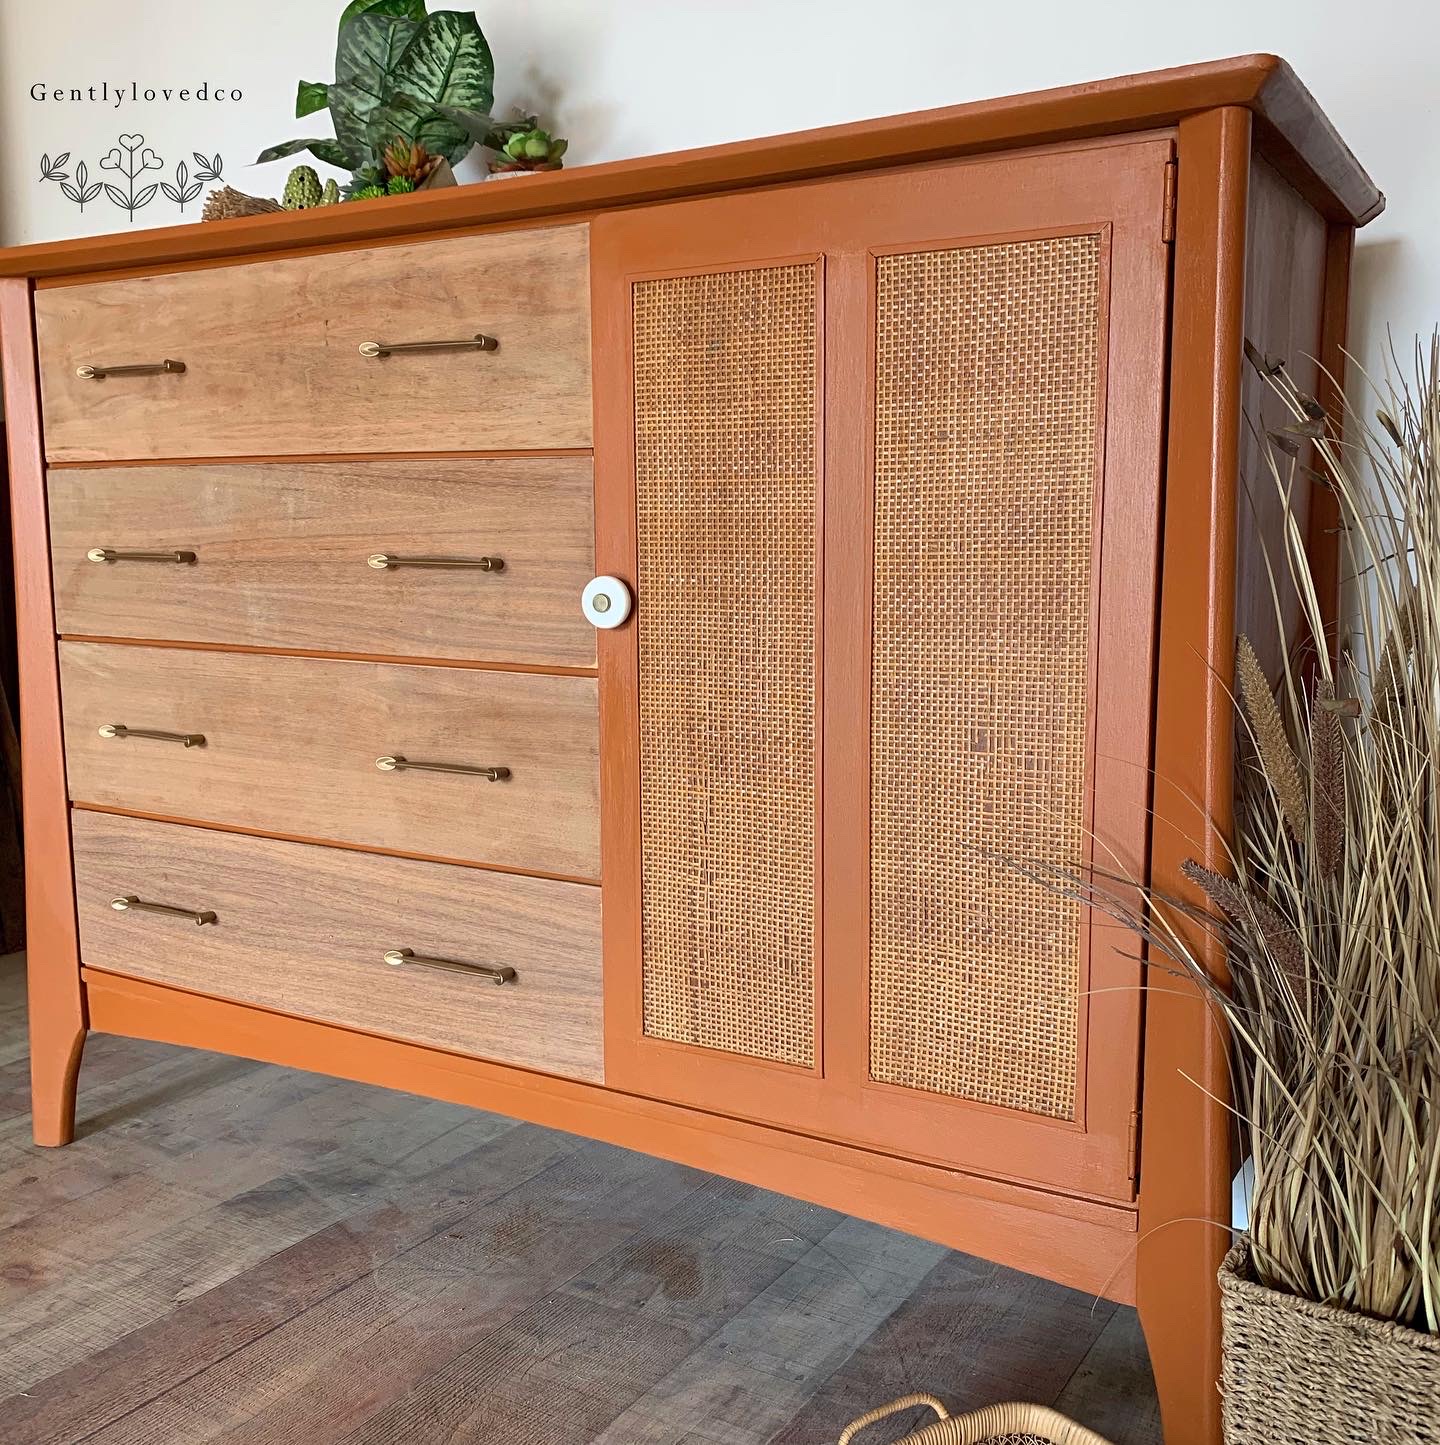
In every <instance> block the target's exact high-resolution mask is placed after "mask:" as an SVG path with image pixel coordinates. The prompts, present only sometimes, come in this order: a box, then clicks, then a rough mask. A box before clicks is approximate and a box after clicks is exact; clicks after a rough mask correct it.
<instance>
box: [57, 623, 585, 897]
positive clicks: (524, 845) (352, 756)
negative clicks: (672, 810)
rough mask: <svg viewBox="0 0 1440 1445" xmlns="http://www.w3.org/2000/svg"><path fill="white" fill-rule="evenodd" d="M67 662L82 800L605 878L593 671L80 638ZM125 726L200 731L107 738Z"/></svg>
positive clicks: (71, 743) (64, 684) (68, 733)
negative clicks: (565, 672)
mask: <svg viewBox="0 0 1440 1445" xmlns="http://www.w3.org/2000/svg"><path fill="white" fill-rule="evenodd" d="M60 674H61V689H62V692H63V695H64V713H65V757H66V769H67V773H68V777H69V785H70V796H71V798H72V799H74V800H75V801H76V802H78V803H91V804H96V805H99V806H102V807H118V808H128V809H132V810H134V811H137V812H143V813H157V814H161V815H164V816H166V817H173V818H179V819H188V820H194V821H198V822H207V823H220V824H228V825H230V826H234V827H241V828H256V829H259V830H261V831H263V832H267V833H282V834H287V835H292V836H297V837H301V838H320V839H333V840H335V841H338V842H346V843H357V844H360V845H362V846H365V847H374V848H393V849H396V850H399V851H401V852H407V853H422V854H426V855H428V856H431V857H436V858H455V859H460V860H464V861H473V862H478V863H490V864H495V865H498V866H501V867H506V868H519V869H526V870H534V871H537V872H545V873H556V874H560V875H563V876H565V877H578V878H585V879H593V878H597V877H598V876H599V864H598V856H597V855H598V847H599V844H598V833H599V825H598V807H599V798H598V794H599V762H598V735H597V721H596V697H595V686H596V684H595V680H594V678H590V677H547V676H542V675H539V674H535V675H531V674H525V673H505V672H492V671H487V670H481V669H477V668H463V667H405V666H399V665H396V664H391V663H376V662H342V661H334V660H325V661H320V660H316V659H314V658H307V657H273V656H257V655H252V654H246V653H230V652H202V651H195V650H192V649H187V648H163V647H133V646H127V645H123V644H105V643H88V642H62V643H61V644H60ZM117 723H118V724H120V725H122V726H123V727H125V728H146V729H156V730H159V731H162V732H170V733H182V734H198V735H201V736H203V737H204V739H205V741H204V744H203V745H202V746H198V747H185V746H182V745H181V744H180V743H178V742H171V741H162V740H155V739H150V738H142V737H108V738H107V737H102V736H101V735H100V733H99V729H100V728H101V727H102V726H106V725H108V724H117ZM393 756H399V757H403V758H405V759H407V760H409V761H411V762H415V763H436V762H438V763H449V764H463V765H470V766H479V767H502V768H508V769H509V770H510V776H509V777H508V778H506V779H504V780H503V781H499V782H489V781H487V780H486V779H485V778H483V777H479V776H470V775H457V774H453V773H439V772H422V771H416V770H414V769H410V768H407V769H404V770H397V771H393V772H382V771H380V770H379V769H378V768H377V767H376V765H375V763H376V759H377V758H380V757H393Z"/></svg>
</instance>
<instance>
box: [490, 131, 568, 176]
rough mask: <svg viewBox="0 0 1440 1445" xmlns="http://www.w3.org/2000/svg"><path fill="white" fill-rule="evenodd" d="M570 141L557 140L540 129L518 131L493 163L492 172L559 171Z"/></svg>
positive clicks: (506, 142)
mask: <svg viewBox="0 0 1440 1445" xmlns="http://www.w3.org/2000/svg"><path fill="white" fill-rule="evenodd" d="M569 144H570V142H569V141H564V140H556V139H555V138H554V137H553V136H552V135H551V134H550V132H549V131H547V130H541V129H539V128H538V127H537V128H535V129H533V130H522V131H516V132H515V133H514V134H513V135H511V136H510V137H509V138H508V139H507V140H506V141H505V146H504V149H503V150H501V151H500V153H499V155H498V156H497V157H496V159H495V160H494V161H492V162H491V165H490V169H491V170H492V171H558V170H559V169H560V167H561V166H562V165H564V161H563V160H562V159H561V157H562V156H564V154H565V148H566V147H567V146H568V145H569Z"/></svg>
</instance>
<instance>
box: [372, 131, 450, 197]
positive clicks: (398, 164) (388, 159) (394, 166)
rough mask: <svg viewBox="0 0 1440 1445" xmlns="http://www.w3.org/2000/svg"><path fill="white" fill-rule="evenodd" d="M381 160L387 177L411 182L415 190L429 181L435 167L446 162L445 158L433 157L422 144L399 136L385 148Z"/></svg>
mask: <svg viewBox="0 0 1440 1445" xmlns="http://www.w3.org/2000/svg"><path fill="white" fill-rule="evenodd" d="M381 159H382V161H383V162H384V166H385V174H386V175H387V176H389V177H390V178H391V179H394V180H407V181H409V182H410V183H411V189H412V190H413V189H415V188H416V187H418V186H419V185H421V184H422V183H423V182H424V181H425V180H426V179H428V177H429V176H430V173H431V172H432V171H433V170H434V169H435V167H436V166H438V165H439V164H440V162H441V161H442V160H444V156H435V155H431V154H430V152H429V151H428V150H426V149H425V147H424V145H422V144H421V142H419V141H412V140H407V139H406V138H405V137H404V136H401V135H397V136H396V137H395V139H394V140H392V141H391V142H390V144H389V145H387V146H386V147H385V153H384V155H383V156H382V157H381Z"/></svg>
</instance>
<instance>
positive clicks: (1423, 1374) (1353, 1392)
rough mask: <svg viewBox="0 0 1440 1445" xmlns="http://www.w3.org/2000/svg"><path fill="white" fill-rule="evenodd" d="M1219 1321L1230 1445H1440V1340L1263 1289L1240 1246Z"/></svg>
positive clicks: (1224, 1282)
mask: <svg viewBox="0 0 1440 1445" xmlns="http://www.w3.org/2000/svg"><path fill="white" fill-rule="evenodd" d="M1220 1313H1221V1320H1222V1323H1223V1326H1224V1348H1223V1350H1222V1353H1221V1365H1220V1389H1221V1393H1222V1394H1223V1395H1224V1419H1225V1440H1226V1445H1292V1442H1293V1445H1367V1442H1374V1445H1381V1442H1383V1445H1437V1442H1440V1337H1437V1336H1435V1335H1427V1334H1421V1333H1420V1332H1419V1331H1418V1330H1411V1329H1406V1328H1405V1327H1404V1326H1403V1325H1397V1324H1394V1323H1392V1322H1389V1321H1382V1320H1373V1319H1370V1318H1368V1317H1367V1316H1365V1315H1356V1314H1350V1313H1347V1312H1346V1311H1345V1310H1339V1309H1334V1308H1332V1307H1331V1306H1330V1305H1320V1304H1316V1303H1314V1301H1312V1300H1306V1299H1300V1298H1299V1297H1297V1296H1295V1295H1288V1294H1282V1293H1280V1292H1279V1291H1278V1290H1273V1289H1267V1288H1266V1287H1265V1286H1264V1285H1262V1284H1258V1283H1257V1282H1256V1281H1255V1279H1254V1277H1253V1274H1252V1271H1251V1268H1250V1246H1249V1242H1248V1240H1246V1239H1243V1238H1242V1239H1241V1240H1240V1242H1239V1243H1238V1244H1237V1245H1236V1246H1235V1247H1234V1248H1233V1249H1232V1250H1231V1251H1230V1253H1229V1254H1227V1255H1226V1256H1225V1262H1224V1264H1222V1265H1221V1267H1220Z"/></svg>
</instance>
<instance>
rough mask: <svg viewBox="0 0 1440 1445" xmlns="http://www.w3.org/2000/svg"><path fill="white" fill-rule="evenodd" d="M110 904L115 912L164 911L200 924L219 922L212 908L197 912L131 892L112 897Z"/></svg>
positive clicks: (172, 915)
mask: <svg viewBox="0 0 1440 1445" xmlns="http://www.w3.org/2000/svg"><path fill="white" fill-rule="evenodd" d="M110 906H111V908H113V909H114V910H115V911H116V913H165V914H169V915H170V916H171V917H172V918H188V919H189V920H190V921H191V922H192V923H195V924H200V925H204V924H206V923H219V922H220V920H219V918H218V917H217V916H216V914H215V911H214V910H213V909H210V908H206V909H202V910H201V911H200V912H199V913H197V912H196V911H195V910H194V909H193V908H176V907H175V905H174V904H173V903H146V902H145V900H144V899H142V898H137V897H135V895H134V894H133V893H132V894H130V895H129V896H128V897H126V898H112V899H111V900H110Z"/></svg>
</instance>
